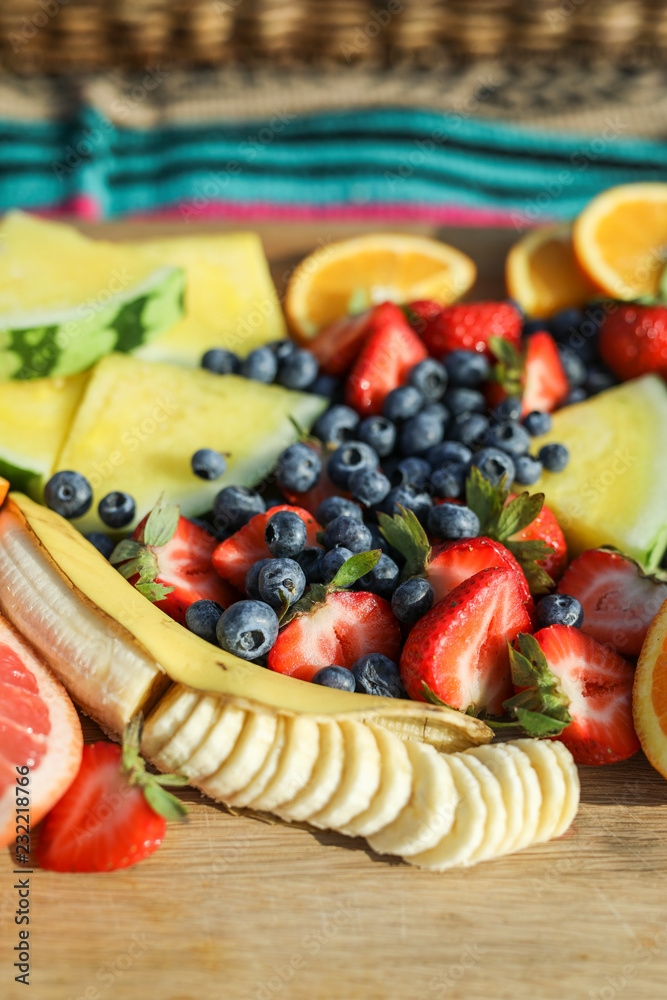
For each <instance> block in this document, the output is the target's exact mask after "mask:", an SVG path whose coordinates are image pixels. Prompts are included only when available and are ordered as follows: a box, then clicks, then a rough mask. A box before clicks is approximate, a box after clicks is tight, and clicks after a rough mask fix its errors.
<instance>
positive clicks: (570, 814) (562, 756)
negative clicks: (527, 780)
mask: <svg viewBox="0 0 667 1000" xmlns="http://www.w3.org/2000/svg"><path fill="white" fill-rule="evenodd" d="M550 746H551V750H552V753H554V754H555V755H556V760H557V761H558V763H559V765H560V767H561V770H562V772H563V777H564V778H565V802H564V803H563V811H562V812H561V815H560V819H559V820H558V824H557V826H556V829H555V830H554V832H553V836H554V837H560V836H562V835H563V834H564V833H565V831H566V830H567V829H569V827H570V826H571V825H572V821H573V819H574V817H575V816H576V815H577V810H578V809H579V793H580V787H579V772H578V770H577V765H576V764H575V763H574V758H573V756H572V754H571V753H570V751H569V750H568V749H567V747H566V746H564V745H563V744H562V743H561V742H559V740H551V741H550Z"/></svg>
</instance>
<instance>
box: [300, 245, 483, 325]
mask: <svg viewBox="0 0 667 1000" xmlns="http://www.w3.org/2000/svg"><path fill="white" fill-rule="evenodd" d="M476 273H477V272H476V268H475V265H474V264H473V262H472V261H471V260H470V258H469V257H467V256H466V255H465V254H464V253H461V251H460V250H456V249H455V248H454V247H452V246H449V244H447V243H439V242H438V241H437V240H432V239H429V238H428V237H425V236H411V235H409V234H397V233H371V234H369V235H368V236H356V237H353V238H352V239H349V240H342V241H340V242H339V243H328V244H325V245H324V246H321V247H319V248H318V249H317V250H316V251H315V252H314V253H312V254H310V255H309V256H308V257H306V258H305V259H304V260H303V261H301V263H300V264H299V266H298V267H297V268H296V270H295V271H294V274H293V275H292V277H291V278H290V281H289V284H288V286H287V291H286V293H285V312H286V314H287V320H288V323H289V325H290V327H291V329H292V332H293V333H294V335H295V336H296V337H297V338H298V339H299V340H303V341H308V340H311V339H312V338H313V337H314V336H315V335H316V334H317V333H318V331H319V330H321V329H322V328H323V327H324V326H327V325H328V324H329V323H332V322H333V321H334V320H336V319H339V318H340V317H341V316H347V315H348V314H350V313H358V312H362V310H364V309H367V308H368V307H369V306H371V305H377V304H378V303H380V302H386V301H387V300H390V301H391V302H398V303H402V302H411V301H415V300H417V299H434V300H435V301H436V302H442V303H443V305H448V304H449V303H450V302H454V301H456V299H458V298H460V297H461V296H462V295H464V294H465V292H467V291H468V289H469V288H470V287H471V285H472V284H473V282H474V280H475V276H476Z"/></svg>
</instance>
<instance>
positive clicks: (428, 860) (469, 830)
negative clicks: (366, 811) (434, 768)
mask: <svg viewBox="0 0 667 1000" xmlns="http://www.w3.org/2000/svg"><path fill="white" fill-rule="evenodd" d="M444 760H446V762H447V766H448V767H449V769H450V771H451V773H452V778H453V779H454V786H455V788H456V791H457V793H458V802H457V804H456V812H455V814H454V823H453V825H452V828H451V830H449V831H448V832H447V833H446V834H445V835H444V837H443V838H442V839H441V840H440V841H438V843H437V844H436V845H435V847H432V848H431V850H430V851H420V852H419V854H413V855H412V856H409V857H408V859H407V860H408V861H409V862H410V864H412V865H420V866H421V867H423V868H434V869H436V870H437V871H445V869H447V868H453V867H454V866H455V865H469V864H472V858H473V855H474V854H475V852H476V851H477V850H478V848H479V847H480V846H481V845H482V842H483V841H484V837H485V833H486V823H487V818H488V810H487V807H486V802H485V801H484V796H483V794H482V789H481V786H480V783H479V781H478V779H477V773H476V771H475V767H474V765H473V766H472V767H471V766H469V764H468V762H466V761H462V760H460V759H459V758H458V757H457V756H455V755H454V754H449V755H445V756H444ZM477 763H479V762H477ZM479 767H480V768H484V765H483V764H479Z"/></svg>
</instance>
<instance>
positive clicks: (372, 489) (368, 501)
mask: <svg viewBox="0 0 667 1000" xmlns="http://www.w3.org/2000/svg"><path fill="white" fill-rule="evenodd" d="M347 486H348V490H349V491H350V493H351V494H352V499H353V500H357V501H358V502H359V503H361V504H363V505H364V507H374V506H375V505H376V504H379V503H382V501H383V500H384V498H385V497H386V495H387V493H388V492H389V490H390V489H391V483H390V482H389V480H388V479H387V477H386V476H385V475H384V473H383V472H380V470H379V469H360V470H359V472H353V473H352V475H351V476H350V478H349V480H348V484H347Z"/></svg>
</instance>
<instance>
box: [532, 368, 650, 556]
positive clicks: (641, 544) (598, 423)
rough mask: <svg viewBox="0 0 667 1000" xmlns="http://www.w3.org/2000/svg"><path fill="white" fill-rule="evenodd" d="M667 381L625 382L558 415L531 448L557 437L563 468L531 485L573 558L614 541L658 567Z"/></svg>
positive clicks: (544, 475) (625, 549)
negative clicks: (563, 450) (565, 453)
mask: <svg viewBox="0 0 667 1000" xmlns="http://www.w3.org/2000/svg"><path fill="white" fill-rule="evenodd" d="M666 436H667V387H666V386H665V384H664V382H663V381H662V380H661V379H660V378H659V377H657V376H653V375H648V376H644V377H643V378H640V379H634V380H633V381H631V382H625V383H624V384H623V385H620V386H618V387H616V388H614V389H609V390H607V391H606V392H603V393H600V395H598V396H594V397H593V398H591V399H589V400H586V401H585V402H583V403H578V404H576V405H574V406H568V407H566V408H565V409H563V410H560V411H559V412H557V413H555V414H554V415H553V426H552V429H551V431H550V432H549V433H548V434H545V435H544V436H543V437H541V438H537V439H536V440H535V442H534V449H533V450H534V451H535V453H536V454H537V452H538V451H539V449H540V448H541V447H542V446H543V445H544V444H547V443H549V442H560V443H561V444H564V445H566V447H567V448H568V449H569V452H570V460H569V463H568V466H567V468H566V469H565V470H564V471H563V472H553V473H551V472H545V473H544V474H543V475H542V478H541V479H540V481H539V482H538V483H536V484H535V486H534V487H533V488H532V492H536V493H537V492H543V493H544V494H545V497H546V501H545V502H546V504H547V506H548V507H550V508H551V509H552V510H553V512H554V514H555V515H556V517H557V519H558V521H559V523H560V524H561V527H562V528H563V531H564V532H565V536H566V539H567V543H568V551H569V554H570V556H571V557H573V556H576V555H578V554H579V553H580V552H583V551H584V549H589V548H595V547H596V546H598V545H614V546H616V547H617V548H619V549H621V550H622V551H623V552H626V553H627V554H628V555H631V556H634V557H635V558H636V559H639V560H640V561H642V562H644V563H645V564H646V565H648V566H649V567H651V568H653V567H655V566H656V565H657V564H658V563H659V561H660V558H661V555H662V552H663V550H664V548H665V544H666V543H667V499H666V498H667V454H666V453H665V446H664V442H665V438H666Z"/></svg>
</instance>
